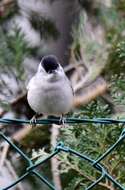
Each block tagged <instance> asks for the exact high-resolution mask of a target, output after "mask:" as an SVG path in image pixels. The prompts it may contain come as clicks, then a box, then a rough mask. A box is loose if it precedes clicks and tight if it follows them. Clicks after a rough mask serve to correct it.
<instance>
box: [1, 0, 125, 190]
mask: <svg viewBox="0 0 125 190" xmlns="http://www.w3.org/2000/svg"><path fill="white" fill-rule="evenodd" d="M49 53H53V54H55V55H57V56H58V57H59V60H60V62H61V64H62V65H63V66H64V69H65V71H66V74H67V75H68V77H69V78H70V80H71V82H72V85H73V88H74V90H75V94H76V99H78V100H79V99H80V100H79V102H80V103H78V101H76V105H75V109H74V110H73V113H71V115H70V116H72V117H78V118H82V117H85V118H96V117H99V118H101V117H112V118H124V117H125V108H124V105H125V75H124V72H125V1H124V0H105V1H99V0H93V1H91V0H73V1H72V2H71V1H67V0H60V1H56V0H53V1H51V0H46V1H44V0H32V1H31V2H28V1H27V2H26V1H25V0H17V1H16V0H2V1H0V117H7V118H15V117H18V118H25V119H29V118H31V117H32V115H33V111H32V110H31V109H30V108H29V106H28V104H27V100H26V85H27V81H28V80H29V79H30V78H31V76H32V75H33V74H34V73H35V72H36V69H37V66H38V64H39V61H40V59H41V57H42V56H43V55H46V54H49ZM100 79H101V81H103V83H100ZM104 84H106V87H105V86H104V89H105V90H103V91H102V88H101V87H102V86H103V85H104ZM93 85H95V86H93ZM100 92H101V93H100ZM123 127H124V126H123V125H117V126H116V125H110V126H107V125H95V124H88V125H84V126H82V125H74V126H68V127H67V128H64V129H61V130H60V134H59V136H58V140H60V139H61V140H62V141H64V143H65V145H67V146H70V147H71V148H74V149H75V150H77V151H79V152H81V153H84V154H86V155H88V156H90V157H91V158H93V159H96V158H97V157H98V156H100V155H101V154H102V153H104V151H106V150H107V148H109V147H110V146H111V145H112V144H113V143H114V142H115V141H116V140H117V139H118V137H119V135H120V133H121V130H122V128H123ZM24 128H25V126H24ZM24 128H23V126H19V128H18V129H17V127H16V126H14V127H13V126H12V127H11V128H10V127H9V126H6V128H5V126H1V130H3V131H5V133H6V134H7V135H9V136H12V137H15V136H16V135H15V133H17V132H18V131H19V129H20V130H23V129H24ZM51 133H52V127H51V126H48V127H47V126H41V127H39V128H36V129H33V130H31V131H28V133H27V132H26V133H24V136H23V138H21V137H20V138H19V139H17V138H15V139H14V140H15V142H16V143H17V144H18V145H19V146H20V147H21V148H22V149H24V150H25V152H27V154H29V155H30V156H31V157H34V154H35V155H36V156H37V155H39V154H40V156H38V158H39V159H41V157H43V156H45V155H44V154H46V152H50V149H51V148H50V141H51ZM43 148H44V150H43ZM124 149H125V147H124V144H122V145H119V148H117V149H116V150H115V151H114V152H112V153H111V154H110V155H109V156H108V157H106V158H105V159H104V160H103V161H102V163H103V165H104V166H105V168H106V169H107V171H108V172H109V173H110V174H111V175H112V176H113V177H114V178H115V179H117V180H118V181H119V182H120V183H121V184H122V185H124V186H125V182H124V176H125V167H124V165H125V152H124ZM32 150H33V152H32ZM41 150H42V151H41ZM40 151H41V153H40ZM15 155H16V154H15V153H13V151H12V150H10V151H9V152H8V155H7V159H9V160H10V162H11V163H12V165H14V163H15V159H16V156H15ZM13 156H14V158H13V159H12V157H13ZM58 160H59V173H60V178H61V184H62V185H61V189H65V190H70V189H72V190H81V189H85V187H87V185H89V184H90V183H91V182H92V181H93V180H95V179H97V177H99V174H98V173H97V172H95V170H93V168H92V167H90V165H89V164H88V163H87V162H83V161H80V160H79V159H78V158H76V157H72V156H71V155H67V154H60V156H59V157H58ZM16 162H17V161H16ZM20 165H21V166H22V165H24V162H23V161H21V160H20V163H18V164H17V166H14V167H16V170H17V173H18V171H19V168H20ZM22 170H23V169H22ZM45 171H46V173H47V174H48V176H49V177H50V178H52V176H51V175H49V174H50V173H52V172H50V163H49V164H48V166H45ZM22 172H23V171H22ZM7 175H8V174H7V173H6V176H7ZM31 181H32V183H31ZM33 181H34V182H33ZM35 185H36V186H35ZM29 187H30V189H33V188H35V187H37V189H47V188H46V187H44V186H41V184H39V182H37V181H35V179H33V180H32V179H29V182H28V183H27V184H23V189H28V188H29ZM21 188H22V187H21ZM95 189H96V190H103V189H104V190H108V189H110V190H115V189H116V187H114V186H113V184H111V183H110V182H109V181H108V180H107V179H104V180H103V181H102V182H100V183H99V185H97V186H96V188H95Z"/></svg>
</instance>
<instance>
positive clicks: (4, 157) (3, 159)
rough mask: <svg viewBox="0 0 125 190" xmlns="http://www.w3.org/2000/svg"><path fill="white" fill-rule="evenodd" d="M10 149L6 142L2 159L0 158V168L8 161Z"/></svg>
mask: <svg viewBox="0 0 125 190" xmlns="http://www.w3.org/2000/svg"><path fill="white" fill-rule="evenodd" d="M8 149H9V144H8V143H6V142H4V145H3V150H2V153H1V158H0V168H1V167H2V166H3V165H4V162H5V160H6V156H7V152H8Z"/></svg>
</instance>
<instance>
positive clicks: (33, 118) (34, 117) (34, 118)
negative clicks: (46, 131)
mask: <svg viewBox="0 0 125 190" xmlns="http://www.w3.org/2000/svg"><path fill="white" fill-rule="evenodd" d="M36 121H37V119H36V115H34V116H33V117H32V119H31V120H30V126H31V127H32V128H33V127H35V126H36Z"/></svg>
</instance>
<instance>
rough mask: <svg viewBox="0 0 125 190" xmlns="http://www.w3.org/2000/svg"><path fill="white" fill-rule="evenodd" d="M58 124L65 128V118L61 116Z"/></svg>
mask: <svg viewBox="0 0 125 190" xmlns="http://www.w3.org/2000/svg"><path fill="white" fill-rule="evenodd" d="M59 124H61V125H62V126H61V127H62V128H65V127H66V118H65V117H63V116H61V117H60V119H59Z"/></svg>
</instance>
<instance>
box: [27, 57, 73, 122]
mask: <svg viewBox="0 0 125 190" xmlns="http://www.w3.org/2000/svg"><path fill="white" fill-rule="evenodd" d="M27 100H28V104H29V105H30V107H31V108H32V110H34V111H35V113H36V114H35V115H34V116H33V118H32V119H31V123H32V124H33V123H34V124H35V123H36V118H37V116H38V115H39V114H42V115H45V116H59V117H60V120H62V123H63V124H64V120H65V119H64V115H65V114H67V113H68V112H70V111H71V110H72V108H73V100H74V92H73V88H72V85H71V83H70V81H69V79H68V78H67V76H66V74H65V72H64V69H63V67H62V66H61V64H60V62H59V60H58V58H57V57H56V56H55V55H46V56H44V57H43V58H42V60H41V61H40V64H39V66H38V69H37V72H36V74H35V75H34V76H33V77H32V78H31V79H30V81H29V83H28V85H27Z"/></svg>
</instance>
